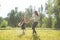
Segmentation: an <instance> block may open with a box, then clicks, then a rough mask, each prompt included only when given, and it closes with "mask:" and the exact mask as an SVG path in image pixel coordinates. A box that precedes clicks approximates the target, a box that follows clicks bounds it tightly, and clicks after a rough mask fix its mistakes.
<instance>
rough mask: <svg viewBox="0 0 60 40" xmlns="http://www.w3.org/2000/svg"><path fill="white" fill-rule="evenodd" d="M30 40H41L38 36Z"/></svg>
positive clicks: (33, 36)
mask: <svg viewBox="0 0 60 40" xmlns="http://www.w3.org/2000/svg"><path fill="white" fill-rule="evenodd" d="M31 39H32V40H41V39H40V37H39V36H38V35H32V38H31Z"/></svg>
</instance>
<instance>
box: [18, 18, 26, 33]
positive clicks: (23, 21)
mask: <svg viewBox="0 0 60 40" xmlns="http://www.w3.org/2000/svg"><path fill="white" fill-rule="evenodd" d="M18 26H21V29H22V31H23V32H22V34H25V27H26V23H25V18H23V19H22V20H21V21H20V23H19V24H18Z"/></svg>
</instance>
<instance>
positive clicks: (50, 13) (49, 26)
mask: <svg viewBox="0 0 60 40" xmlns="http://www.w3.org/2000/svg"><path fill="white" fill-rule="evenodd" d="M45 5H46V7H45V10H46V13H47V14H48V19H47V20H48V24H47V26H48V28H52V16H51V15H52V14H53V11H52V8H53V7H52V0H48V2H47V3H46V4H45Z"/></svg>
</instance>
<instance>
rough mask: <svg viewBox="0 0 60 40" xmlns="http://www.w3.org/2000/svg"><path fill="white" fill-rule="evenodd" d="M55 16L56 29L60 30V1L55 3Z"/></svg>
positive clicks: (56, 0) (57, 0)
mask: <svg viewBox="0 0 60 40" xmlns="http://www.w3.org/2000/svg"><path fill="white" fill-rule="evenodd" d="M54 14H55V18H56V24H55V28H60V0H55V1H54Z"/></svg>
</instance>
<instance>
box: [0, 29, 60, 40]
mask: <svg viewBox="0 0 60 40" xmlns="http://www.w3.org/2000/svg"><path fill="white" fill-rule="evenodd" d="M36 31H37V35H33V34H32V30H31V29H26V34H25V35H22V30H21V29H11V30H0V40H60V30H48V29H46V30H43V29H42V30H41V29H40V30H39V29H36Z"/></svg>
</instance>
